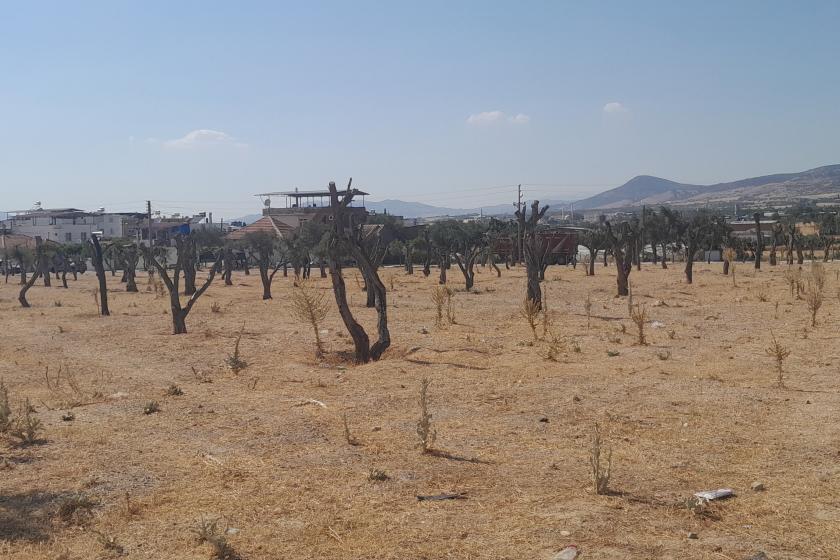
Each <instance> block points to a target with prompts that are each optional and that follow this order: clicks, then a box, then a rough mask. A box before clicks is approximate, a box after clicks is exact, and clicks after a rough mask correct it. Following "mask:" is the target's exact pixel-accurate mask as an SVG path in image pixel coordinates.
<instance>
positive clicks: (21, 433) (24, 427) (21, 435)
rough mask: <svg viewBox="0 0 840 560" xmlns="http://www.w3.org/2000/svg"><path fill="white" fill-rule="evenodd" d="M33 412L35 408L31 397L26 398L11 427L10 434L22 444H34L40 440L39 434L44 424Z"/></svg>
mask: <svg viewBox="0 0 840 560" xmlns="http://www.w3.org/2000/svg"><path fill="white" fill-rule="evenodd" d="M33 412H35V409H34V408H33V407H32V404H31V403H30V402H29V399H25V400H24V401H23V403H22V404H21V405H20V409H19V410H18V414H17V416H16V417H15V419H14V420H13V421H12V424H11V427H10V428H9V434H11V435H12V436H13V437H16V438H18V439H19V440H20V443H21V445H32V444H34V443H38V442H39V441H40V437H39V436H40V434H41V430H42V429H43V425H42V424H41V421H40V420H38V418H36V417H35V416H33V415H32V413H33Z"/></svg>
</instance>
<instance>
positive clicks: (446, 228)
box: [427, 220, 457, 284]
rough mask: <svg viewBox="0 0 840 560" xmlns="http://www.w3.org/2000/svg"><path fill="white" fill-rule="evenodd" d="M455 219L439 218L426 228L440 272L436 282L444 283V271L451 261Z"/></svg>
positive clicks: (447, 268)
mask: <svg viewBox="0 0 840 560" xmlns="http://www.w3.org/2000/svg"><path fill="white" fill-rule="evenodd" d="M456 227H457V222H456V221H455V220H441V221H439V222H435V223H433V224H432V225H431V226H429V228H428V230H427V231H428V234H429V242H430V243H431V245H432V249H433V250H434V252H435V256H436V257H437V262H438V267H439V271H440V274H439V276H438V284H446V271H447V270H449V267H450V266H451V262H452V251H453V250H454V247H455V228H456Z"/></svg>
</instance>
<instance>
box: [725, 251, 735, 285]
mask: <svg viewBox="0 0 840 560" xmlns="http://www.w3.org/2000/svg"><path fill="white" fill-rule="evenodd" d="M736 257H737V254H736V253H735V249H733V248H732V247H727V248H726V249H724V250H723V260H724V261H726V262H727V263H729V264H728V265H727V266H729V274H730V275H731V276H732V287H733V288H734V287H735V263H736V262H737V258H736Z"/></svg>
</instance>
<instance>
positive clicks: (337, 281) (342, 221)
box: [327, 179, 391, 363]
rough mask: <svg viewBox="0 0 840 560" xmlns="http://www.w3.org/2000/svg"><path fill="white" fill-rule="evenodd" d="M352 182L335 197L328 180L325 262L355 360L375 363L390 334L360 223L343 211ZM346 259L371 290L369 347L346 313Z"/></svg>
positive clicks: (381, 290)
mask: <svg viewBox="0 0 840 560" xmlns="http://www.w3.org/2000/svg"><path fill="white" fill-rule="evenodd" d="M352 183H353V180H352V179H350V181H349V182H348V183H347V190H346V191H345V192H343V193H342V194H341V195H339V193H338V190H337V189H336V187H335V183H334V182H332V181H330V185H329V190H330V217H331V220H332V224H331V225H332V228H331V232H330V241H329V245H328V251H327V254H328V259H327V263H328V265H329V270H330V279H331V280H332V285H333V293H334V294H335V302H336V305H337V306H338V312H339V314H340V315H341V320H342V321H343V322H344V326H345V327H346V328H347V331H348V332H349V333H350V337H351V338H352V339H353V346H354V348H355V359H356V362H358V363H367V362H369V361H371V360H378V359H379V358H380V357H381V356H382V353H383V352H384V351H385V350H386V349H387V348H388V347H389V346H390V345H391V334H390V331H389V330H388V306H387V299H386V291H385V284H383V283H382V280H381V279H380V278H379V274H378V273H377V271H376V268H375V267H374V265H373V263H372V262H371V257H370V255H369V254H368V252H367V250H366V246H365V243H364V241H363V239H362V236H363V234H362V227H361V226H362V224H357V223H354V221H353V214H352V213H351V212H347V211H346V208H347V206H349V204H350V202H351V201H352V200H353V196H354V194H355V191H353V190H352V189H351V185H352ZM347 256H349V257H350V258H352V259H353V260H355V261H356V264H357V266H358V267H359V269H360V270H361V272H362V276H364V278H365V281H366V282H368V290H373V291H374V297H375V302H376V314H377V324H376V328H377V334H378V338H377V340H376V342H374V343H373V345H371V344H370V337H369V336H368V334H367V332H365V329H364V327H362V325H361V324H359V322H358V321H356V319H355V318H354V317H353V313H352V312H351V311H350V306H349V304H348V303H347V287H346V285H345V283H344V276H343V275H342V261H343V259H344V258H345V257H347Z"/></svg>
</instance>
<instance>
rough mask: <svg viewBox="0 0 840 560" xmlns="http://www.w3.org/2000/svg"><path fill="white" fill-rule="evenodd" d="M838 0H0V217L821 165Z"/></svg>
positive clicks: (836, 155) (550, 190)
mask: <svg viewBox="0 0 840 560" xmlns="http://www.w3.org/2000/svg"><path fill="white" fill-rule="evenodd" d="M838 22H840V2H836V1H833V2H816V1H814V2H807V3H801V2H800V3H795V2H693V3H689V2H665V1H662V2H635V1H634V2H595V1H593V2H508V3H499V2H412V3H408V2H335V3H329V2H297V3H293V4H292V3H283V2H175V1H173V2H113V1H109V2H104V1H103V2H75V3H71V2H55V3H47V2H38V1H32V2H4V3H2V17H0V210H15V209H21V208H28V207H31V206H32V204H33V202H35V201H36V200H37V201H41V202H43V204H44V205H45V206H78V207H82V208H96V207H99V206H105V207H106V208H108V209H113V210H140V209H141V208H142V205H143V201H144V200H146V199H149V198H150V199H152V200H153V201H154V203H155V206H156V207H157V208H162V209H164V210H168V211H182V212H187V211H192V210H196V211H198V210H214V211H216V212H218V213H221V214H223V215H225V216H227V217H233V216H240V215H243V214H247V213H253V212H255V211H258V209H259V201H258V200H257V199H255V198H254V197H253V196H252V195H253V194H254V193H258V192H264V191H272V190H283V189H286V188H289V187H294V186H299V187H318V186H322V185H325V184H326V183H327V182H328V181H329V180H331V179H334V180H336V181H337V182H338V183H339V184H342V183H344V182H346V180H347V177H349V176H353V177H354V183H355V184H356V185H358V186H359V187H361V188H364V189H366V190H368V191H369V192H371V193H372V194H373V195H374V198H378V199H381V198H401V199H405V200H416V201H421V202H427V203H433V204H439V205H445V206H462V207H463V206H479V205H482V204H493V203H502V202H507V201H509V200H513V197H514V192H515V188H513V187H511V186H510V185H514V184H516V183H524V184H526V187H525V192H526V195H527V196H528V198H534V197H537V198H541V199H563V198H575V197H581V196H585V195H587V194H593V193H595V192H599V191H601V190H604V189H606V188H609V187H613V186H617V185H620V184H621V183H623V182H624V181H626V180H628V179H630V178H631V177H633V176H635V175H639V174H652V175H658V176H662V177H666V178H670V179H675V180H680V181H686V182H695V183H710V182H718V181H724V180H731V179H738V178H742V177H747V176H754V175H760V174H768V173H774V172H784V171H798V170H803V169H807V168H811V167H816V166H819V165H826V164H832V163H840V71H838V68H840V33H838V32H837V24H838Z"/></svg>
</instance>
